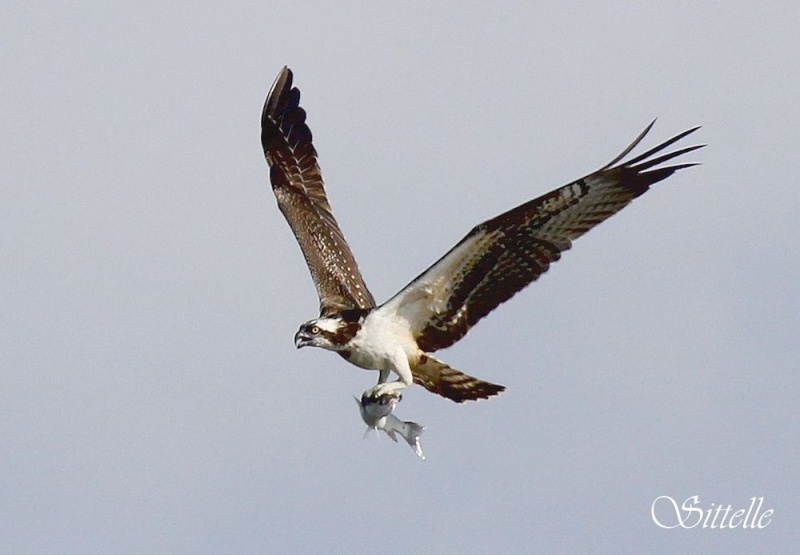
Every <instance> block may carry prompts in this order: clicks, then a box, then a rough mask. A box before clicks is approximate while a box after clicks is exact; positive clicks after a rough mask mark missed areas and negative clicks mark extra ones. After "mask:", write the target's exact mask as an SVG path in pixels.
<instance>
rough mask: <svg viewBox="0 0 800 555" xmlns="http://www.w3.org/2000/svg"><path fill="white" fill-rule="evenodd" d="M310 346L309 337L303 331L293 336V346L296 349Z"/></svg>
mask: <svg viewBox="0 0 800 555" xmlns="http://www.w3.org/2000/svg"><path fill="white" fill-rule="evenodd" d="M310 344H311V336H310V335H308V334H307V333H305V332H303V331H298V332H297V333H296V334H294V346H295V347H296V348H298V349H299V348H300V347H305V346H306V345H310Z"/></svg>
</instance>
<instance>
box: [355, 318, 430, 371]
mask: <svg viewBox="0 0 800 555" xmlns="http://www.w3.org/2000/svg"><path fill="white" fill-rule="evenodd" d="M350 347H351V351H350V357H349V358H348V360H349V361H350V362H352V363H353V364H355V365H356V366H360V367H362V368H371V369H374V370H396V368H395V364H394V363H393V359H394V357H395V355H396V353H397V351H398V347H400V348H402V350H403V351H404V352H405V353H406V357H410V356H412V355H415V354H417V353H418V351H419V348H418V347H417V343H416V341H414V339H413V338H412V337H411V332H410V331H409V329H408V324H407V322H406V321H405V320H404V319H401V318H397V317H396V316H393V315H391V314H384V313H383V311H381V310H380V309H378V310H373V311H372V312H370V313H369V314H368V315H367V317H366V318H365V319H364V322H363V323H362V324H361V329H359V330H358V333H356V335H355V337H353V339H352V341H351V342H350Z"/></svg>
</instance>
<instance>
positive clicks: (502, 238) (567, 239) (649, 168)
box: [379, 122, 702, 352]
mask: <svg viewBox="0 0 800 555" xmlns="http://www.w3.org/2000/svg"><path fill="white" fill-rule="evenodd" d="M653 123H655V122H653ZM653 123H651V124H650V125H649V126H648V127H647V128H646V129H645V130H644V131H643V132H642V133H641V134H640V135H639V136H638V137H637V138H636V140H634V141H633V143H632V144H631V145H630V146H629V147H628V148H626V149H625V151H624V152H622V154H620V155H619V156H618V157H616V158H615V159H614V160H612V161H611V162H610V163H609V164H608V165H606V166H605V167H604V168H602V169H600V170H598V171H596V172H594V173H592V174H590V175H588V176H586V177H583V178H581V179H578V180H577V181H575V182H573V183H570V184H569V185H565V186H563V187H560V188H558V189H556V190H554V191H551V192H549V193H547V194H546V195H543V196H541V197H539V198H536V199H534V200H531V201H529V202H526V203H525V204H522V205H520V206H518V207H516V208H514V209H512V210H509V211H508V212H506V213H504V214H501V215H499V216H497V217H496V218H492V219H490V220H487V221H485V222H483V223H482V224H480V225H478V226H476V227H475V228H473V229H472V231H470V232H469V233H468V234H467V236H466V237H464V239H462V240H461V241H460V242H459V243H458V244H457V245H456V246H455V247H453V248H452V249H451V250H450V251H449V252H448V253H447V254H445V255H444V256H443V257H442V258H441V259H439V261H437V262H436V263H435V264H433V265H432V266H431V267H430V268H428V269H427V270H426V271H425V272H423V273H422V274H421V275H420V276H419V277H417V278H416V279H415V280H414V281H412V282H411V283H410V284H409V285H407V286H406V287H405V288H404V289H402V290H401V291H400V292H399V293H398V294H397V295H395V296H394V297H393V298H392V299H390V300H389V301H387V302H386V303H385V304H384V305H383V306H382V307H381V308H380V309H379V310H384V309H385V310H387V311H390V312H393V313H395V314H397V315H399V316H400V317H402V318H404V319H406V320H407V321H408V323H409V326H410V327H411V330H412V333H413V335H414V337H415V338H416V340H417V343H418V344H419V346H420V348H421V349H422V350H423V351H427V352H431V351H435V350H437V349H443V348H445V347H448V346H450V345H452V344H453V343H455V342H456V341H458V340H459V339H461V338H462V337H463V336H464V335H465V334H466V333H467V331H469V329H470V328H471V327H472V326H473V325H475V323H477V322H478V321H479V320H480V319H481V318H483V317H484V316H486V315H487V314H488V313H489V312H491V311H492V310H494V309H495V308H496V307H497V306H498V305H499V304H500V303H503V302H505V301H507V300H508V299H510V298H511V297H512V296H514V294H516V293H517V292H518V291H520V290H521V289H523V288H524V287H525V286H526V285H528V284H529V283H531V282H532V281H534V280H536V279H537V278H538V277H539V276H540V275H542V274H543V273H544V272H546V271H547V269H548V268H549V266H550V263H552V262H555V261H556V260H558V259H559V258H560V256H561V253H562V252H563V251H565V250H567V249H569V248H570V246H572V241H573V240H575V239H576V238H578V237H580V236H581V235H583V234H584V233H586V232H587V231H588V230H590V229H591V228H593V227H594V226H596V225H597V224H599V223H600V222H602V221H603V220H605V219H607V218H609V217H610V216H612V215H614V214H616V213H617V212H619V211H620V210H622V209H623V208H624V207H625V206H626V205H627V204H628V203H630V201H631V200H633V199H634V198H636V197H638V196H639V195H641V194H643V193H644V192H645V191H647V189H648V188H649V187H650V186H651V185H653V184H654V183H656V182H658V181H661V180H662V179H666V178H667V177H669V176H670V175H672V173H673V172H675V171H677V170H679V169H682V168H686V167H689V166H693V165H694V164H675V165H670V166H666V167H655V166H658V165H659V164H662V163H664V162H667V161H668V160H671V159H672V158H675V157H677V156H680V155H682V154H685V153H687V152H690V151H692V150H695V149H697V148H700V146H702V145H699V146H691V147H686V148H682V149H679V150H676V151H674V152H670V153H668V154H662V155H659V156H655V155H656V154H658V153H660V152H661V151H663V150H664V149H666V148H667V147H668V146H670V145H671V144H673V143H674V142H676V141H678V140H680V139H682V138H683V137H685V136H686V135H689V134H690V133H692V132H694V131H696V130H697V128H693V129H689V130H688V131H685V132H683V133H681V134H679V135H676V136H675V137H673V138H672V139H670V140H668V141H665V142H664V143H662V144H660V145H658V146H656V147H655V148H653V149H651V150H649V151H647V152H645V153H644V154H642V155H640V156H637V157H635V158H633V159H632V160H629V161H627V162H624V163H621V164H619V165H615V164H617V163H618V162H619V161H620V160H621V159H622V158H624V157H625V156H626V155H627V154H628V153H629V152H630V151H631V150H632V149H633V148H634V147H635V146H636V145H638V144H639V142H640V141H641V140H642V138H644V136H645V135H646V134H647V132H648V131H649V130H650V128H651V127H652V126H653Z"/></svg>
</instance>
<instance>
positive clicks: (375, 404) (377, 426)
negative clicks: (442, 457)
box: [353, 388, 425, 461]
mask: <svg viewBox="0 0 800 555" xmlns="http://www.w3.org/2000/svg"><path fill="white" fill-rule="evenodd" d="M353 398H354V399H355V401H356V404H357V405H358V411H359V413H360V414H361V419H362V420H363V421H364V423H365V424H366V425H367V430H366V432H364V436H365V437H366V435H367V434H368V433H369V432H370V431H371V430H383V431H384V432H386V435H388V436H389V437H390V438H392V441H394V442H395V443H397V436H396V435H395V434H396V433H397V434H400V435H401V436H402V437H403V439H405V440H406V443H408V444H409V445H410V446H411V448H412V449H413V450H414V453H416V454H417V456H418V457H419V458H420V459H422V460H423V461H424V460H425V453H423V451H422V446H421V445H420V443H419V436H421V435H422V432H424V431H425V426H420V425H419V424H417V423H416V422H406V421H403V420H400V419H399V418H397V417H396V416H395V415H394V414H392V413H393V412H394V409H395V408H396V407H397V404H398V403H399V402H400V400H401V399H402V398H403V396H402V395H400V393H399V392H397V391H393V392H389V393H384V394H383V395H376V394H375V392H374V388H373V389H368V390H367V391H365V392H364V393H363V394H362V395H361V399H360V400H359V399H358V398H357V397H355V396H354V397H353Z"/></svg>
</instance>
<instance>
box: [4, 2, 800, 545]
mask: <svg viewBox="0 0 800 555" xmlns="http://www.w3.org/2000/svg"><path fill="white" fill-rule="evenodd" d="M266 4H267V3H260V2H259V3H248V4H247V5H245V6H237V7H236V8H231V7H228V6H223V5H222V4H220V3H194V4H191V7H189V6H190V5H189V4H186V5H178V4H172V5H170V6H165V5H163V4H162V3H145V4H141V3H140V4H129V3H128V4H121V3H120V4H113V3H104V4H98V5H96V6H94V7H91V6H85V5H81V6H67V5H65V4H61V3H42V4H39V5H36V4H35V3H31V2H24V3H23V2H9V3H6V6H5V8H4V10H3V11H4V16H3V18H2V20H3V21H2V23H0V36H2V37H3V38H2V51H3V55H2V58H1V59H0V76H1V77H2V81H3V83H4V86H3V92H2V95H1V96H0V128H2V130H3V133H2V135H3V137H2V143H0V144H2V147H1V148H2V155H0V168H1V169H2V176H3V177H2V179H3V186H2V187H0V235H1V236H2V240H0V260H2V264H0V283H2V285H3V287H2V289H1V290H2V293H0V295H1V296H0V305H2V310H1V311H0V378H1V379H2V387H0V453H1V454H2V456H0V552H2V553H15V554H18V553H36V554H47V553H137V554H138V553H187V554H189V553H192V554H196V553H270V552H272V553H278V552H281V553H291V552H295V553H335V552H341V553H344V552H348V553H372V552H376V551H379V552H382V553H410V552H440V553H443V552H463V553H467V552H469V553H499V552H504V553H512V552H531V551H537V550H541V552H549V553H553V552H601V553H603V552H605V553H618V552H659V551H661V552H675V551H683V552H722V551H728V552H730V551H731V550H738V551H751V552H752V551H754V550H755V549H756V548H758V549H760V550H762V551H770V552H774V553H778V552H790V550H791V549H793V548H796V538H797V521H798V517H799V516H800V487H798V478H797V468H798V463H799V462H800V461H798V459H799V458H800V448H799V445H800V441H799V440H800V427H798V414H799V412H800V411H799V409H798V398H800V378H798V366H799V364H798V363H800V347H799V346H798V345H800V343H798V337H800V318H799V317H798V315H799V314H800V291H799V290H798V285H797V283H798V276H799V275H800V257H798V255H797V249H796V245H795V243H796V240H797V238H798V237H800V220H798V218H797V213H798V209H800V183H798V177H797V176H798V175H800V162H798V156H797V148H798V145H799V144H800V132H799V131H798V129H800V110H798V107H797V93H798V91H799V90H800V70H798V67H797V54H798V52H800V38H799V36H798V33H797V29H798V28H800V7H798V6H797V5H796V4H795V3H791V2H783V3H780V2H774V3H769V4H768V5H766V6H765V5H763V4H762V5H756V4H753V3H744V2H741V3H740V2H726V3H722V2H718V3H706V7H705V8H688V7H687V5H686V4H685V3H679V2H662V3H659V4H658V6H656V5H654V4H653V3H628V4H621V3H617V4H615V6H614V7H605V8H603V7H589V8H587V6H586V3H574V4H570V3H562V4H559V7H557V8H549V9H544V8H538V7H536V6H535V5H533V4H530V5H529V4H522V3H520V4H518V5H517V6H513V5H511V6H509V7H506V8H499V7H496V6H489V5H488V4H462V5H460V7H456V5H454V4H443V3H439V4H435V5H431V4H432V3H403V5H402V6H399V5H398V6H390V5H388V4H387V3H361V4H359V3H351V4H348V5H347V6H341V5H340V3H336V4H334V3H331V4H330V5H328V6H322V5H319V4H318V3H297V2H293V3H284V4H280V5H277V4H276V5H273V6H269V5H266ZM284 64H288V65H290V66H291V67H292V69H293V70H294V72H295V82H296V84H297V85H298V86H299V87H300V89H301V91H302V92H303V102H302V103H303V106H304V107H305V108H306V110H307V111H308V114H309V116H308V121H309V124H310V126H311V129H312V131H313V133H314V138H315V144H316V146H317V149H318V151H319V154H320V161H321V166H322V169H323V172H324V174H325V177H326V180H327V183H328V192H329V196H330V200H331V203H332V205H333V208H334V211H335V212H336V214H337V217H338V219H339V222H340V224H341V226H342V228H343V230H344V232H345V235H346V236H347V238H348V239H349V241H350V243H351V245H352V247H353V250H354V252H355V254H356V256H357V258H358V259H359V262H360V265H361V269H362V271H363V273H364V275H365V278H366V280H367V283H368V284H369V285H370V288H371V289H372V292H373V293H374V294H375V296H376V298H377V299H379V300H384V299H386V298H388V297H389V296H390V295H391V294H393V293H394V292H395V291H396V290H397V289H398V288H400V287H401V286H403V285H404V284H405V283H407V282H408V281H409V280H410V279H411V278H412V277H414V276H416V275H417V274H418V273H419V272H420V271H421V270H423V269H424V268H426V267H427V266H428V265H429V264H430V263H431V262H433V261H434V260H435V259H437V258H438V257H439V256H440V255H441V254H443V253H444V252H445V251H446V250H447V249H448V248H450V247H451V246H452V245H453V244H454V243H455V242H456V241H457V240H458V239H460V238H461V237H462V236H463V235H464V233H466V232H467V231H468V230H469V229H470V228H471V227H472V226H473V225H474V224H475V223H477V222H479V221H482V220H484V219H486V218H488V217H491V216H494V215H496V214H498V213H500V212H502V211H504V210H506V209H508V208H511V207H512V206H515V205H516V204H519V203H521V202H523V201H525V200H528V199H530V198H533V197H535V196H537V195H539V194H541V193H544V192H546V191H548V190H550V189H552V188H554V187H556V186H558V185H561V184H563V183H566V182H568V181H570V180H571V179H573V178H576V177H579V176H581V175H583V174H586V173H588V172H590V171H592V170H594V169H596V168H598V167H600V166H602V165H604V164H605V163H606V162H607V161H609V160H610V159H611V158H613V157H614V156H615V155H616V154H617V153H618V152H619V151H620V150H621V149H622V148H623V147H625V146H626V145H627V144H628V143H629V142H630V140H631V139H633V137H635V136H636V135H637V134H638V132H639V131H640V130H641V129H642V128H643V127H644V126H645V125H646V124H647V123H648V122H649V121H651V120H652V118H654V117H656V116H657V117H658V118H659V120H658V122H657V124H656V126H655V128H654V129H653V131H652V133H651V136H650V137H649V138H648V140H647V145H646V146H650V145H652V144H655V142H656V141H659V140H663V139H666V138H668V137H669V136H671V135H673V134H675V133H677V132H679V131H682V130H684V129H686V128H688V127H691V126H694V125H698V124H699V125H703V126H704V127H703V129H702V130H701V131H700V132H698V133H697V134H696V135H695V136H696V137H697V139H696V140H697V141H701V142H705V143H708V144H709V147H708V148H706V149H703V150H701V151H699V152H696V153H693V154H691V155H690V156H691V157H692V158H693V159H695V160H697V161H700V162H702V163H703V165H702V166H699V167H696V168H692V169H690V170H686V171H683V172H680V173H679V174H677V175H675V176H674V177H672V178H670V179H669V180H668V181H665V182H663V183H661V184H659V185H658V186H657V187H656V188H655V189H654V190H653V191H652V192H650V193H648V194H647V195H645V196H644V197H643V198H641V199H639V200H637V201H636V202H635V203H634V204H633V205H632V206H631V207H630V208H628V209H626V210H625V211H624V212H623V213H622V214H620V215H619V216H616V217H615V218H613V219H611V220H610V221H609V222H607V223H605V224H603V225H602V226H601V227H599V228H598V229H596V230H594V231H592V232H591V233H589V234H588V235H587V236H586V237H584V238H581V239H580V240H578V241H577V242H576V244H575V246H574V248H573V250H572V251H570V252H568V253H567V254H565V256H564V257H563V259H562V261H561V262H559V263H558V264H556V265H555V266H554V267H553V268H552V269H551V271H550V272H549V273H548V274H547V275H546V276H544V277H543V278H542V279H541V280H540V281H539V282H537V283H536V284H534V285H533V286H531V287H530V288H529V289H527V290H526V291H524V292H523V293H521V294H519V295H518V296H517V297H515V298H514V299H513V300H512V301H511V302H510V303H508V304H506V305H503V306H502V307H500V308H499V309H498V310H497V311H496V312H495V313H493V314H492V315H491V316H489V317H488V318H487V319H486V320H484V321H482V322H481V323H480V325H479V326H477V327H476V328H475V329H474V330H473V331H472V332H471V333H470V334H469V335H468V336H467V337H466V338H465V339H464V340H463V341H462V342H461V343H459V344H458V345H456V346H455V347H453V348H451V349H449V350H447V351H444V352H442V353H440V354H441V358H443V359H444V360H446V361H448V362H449V363H450V364H451V365H453V366H454V367H456V368H459V369H461V370H463V371H465V372H468V373H470V374H473V375H477V376H480V377H483V378H486V379H488V380H491V381H494V382H499V383H502V384H504V385H506V386H507V387H508V391H507V392H506V393H505V394H503V395H502V396H500V397H498V398H495V399H492V400H491V401H488V402H480V403H473V404H468V405H463V406H459V405H455V404H453V403H450V402H448V401H446V400H443V399H440V398H437V397H435V396H433V395H430V394H429V393H427V392H425V391H424V390H422V389H421V388H415V389H413V390H411V391H409V392H408V393H407V394H406V396H405V399H404V401H403V402H402V403H401V405H400V407H399V408H398V415H399V416H401V417H404V418H412V419H415V420H418V421H419V422H421V423H423V424H426V425H427V426H428V431H427V433H426V435H425V436H424V438H423V439H424V442H423V443H424V447H425V449H426V452H427V455H428V460H427V461H425V462H421V461H419V460H418V459H417V458H416V457H415V456H414V455H413V453H412V452H411V450H410V449H408V447H407V446H406V445H403V444H399V445H395V444H393V443H391V441H389V440H388V438H386V437H385V436H384V437H381V438H379V439H377V440H376V439H375V438H374V437H373V438H369V439H368V440H366V441H365V440H363V439H362V431H363V424H362V423H361V421H360V419H359V416H358V413H357V410H356V407H355V406H354V403H353V400H352V397H351V395H353V394H358V393H360V392H361V391H362V390H363V389H365V388H366V387H368V386H369V385H371V384H372V383H373V381H374V379H375V374H374V373H367V372H363V371H361V370H358V369H356V368H354V367H352V366H350V365H348V364H347V363H346V362H345V361H343V360H341V359H340V358H339V357H337V356H334V355H332V354H330V353H327V352H324V351H321V350H312V349H306V350H303V351H300V352H297V351H296V350H295V348H294V345H293V342H292V337H293V334H294V332H295V331H296V329H297V326H298V325H299V324H300V323H301V322H303V321H305V320H306V319H308V318H311V317H313V316H315V315H316V309H317V298H316V295H315V293H314V289H313V286H312V284H311V280H310V279H309V277H308V274H307V270H306V268H305V264H304V262H303V259H302V256H301V255H300V252H299V249H298V247H297V246H296V244H295V241H294V238H293V236H292V234H291V233H290V231H289V229H288V227H287V225H286V223H285V221H284V220H283V218H282V217H281V215H280V213H279V212H278V210H277V208H276V206H275V201H274V198H273V196H272V193H271V190H270V188H269V183H268V174H267V168H266V164H265V163H264V160H263V156H262V153H261V146H260V144H259V116H260V111H261V105H262V103H263V100H264V97H265V95H266V93H267V90H268V88H269V86H270V84H271V83H272V81H273V79H274V77H275V75H276V73H277V71H278V70H279V69H280V67H281V66H283V65H284ZM661 495H669V496H672V497H674V498H676V499H678V500H679V501H682V500H684V499H686V498H687V497H690V496H693V495H699V496H700V498H701V501H703V502H704V503H706V504H707V505H706V506H710V504H711V503H715V504H720V503H721V504H724V505H727V504H732V505H733V506H734V507H746V506H747V505H748V503H749V499H750V497H753V496H763V497H764V498H765V506H766V507H769V508H772V509H773V510H774V517H773V521H772V523H771V524H770V525H769V526H768V527H767V528H766V529H764V530H733V531H731V530H725V531H720V530H713V531H712V530H697V529H694V530H662V529H660V528H658V527H657V526H656V525H655V524H654V523H653V522H652V520H651V517H650V506H651V504H652V502H653V501H654V500H655V499H656V498H657V497H659V496H661Z"/></svg>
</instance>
